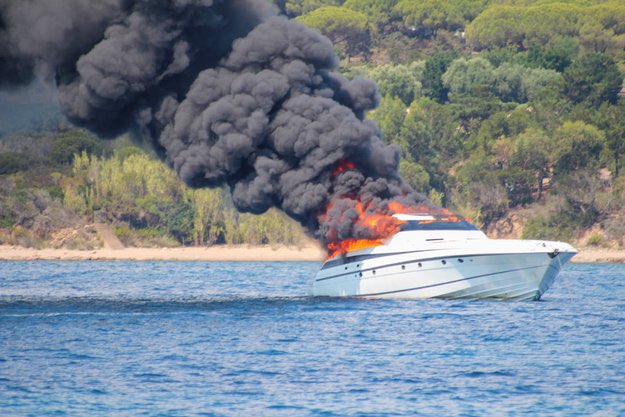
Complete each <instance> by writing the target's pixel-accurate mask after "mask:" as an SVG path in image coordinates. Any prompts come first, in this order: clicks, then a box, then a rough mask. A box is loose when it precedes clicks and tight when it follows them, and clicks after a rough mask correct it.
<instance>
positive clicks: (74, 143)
mask: <svg viewBox="0 0 625 417" xmlns="http://www.w3.org/2000/svg"><path fill="white" fill-rule="evenodd" d="M82 152H87V153H88V154H90V155H102V153H103V152H104V146H103V145H102V143H101V141H100V140H99V139H97V138H96V137H95V136H94V135H92V134H91V133H88V132H87V131H85V130H71V131H69V132H66V133H63V134H61V135H59V136H57V137H55V138H54V140H53V142H52V149H50V154H49V158H50V160H51V161H53V162H55V163H58V164H69V163H71V162H72V160H73V159H74V155H79V154H81V153H82Z"/></svg>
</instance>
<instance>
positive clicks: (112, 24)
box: [0, 0, 420, 243]
mask: <svg viewBox="0 0 625 417" xmlns="http://www.w3.org/2000/svg"><path fill="white" fill-rule="evenodd" d="M337 65H338V61H337V58H336V56H335V54H334V52H333V48H332V44H331V43H330V41H329V40H328V39H327V38H325V37H324V36H322V35H320V34H319V33H317V32H315V31H313V30H310V29H308V28H306V27H304V26H303V25H301V24H299V23H296V22H294V21H290V20H287V19H286V18H284V17H280V16H278V14H277V11H276V10H275V9H274V8H273V6H271V5H270V4H269V3H268V1H267V0H135V1H132V0H101V1H97V2H94V1H91V0H21V1H17V0H0V77H1V78H0V87H11V86H15V85H18V84H24V83H28V82H30V81H31V80H32V79H33V78H34V77H44V78H46V77H47V78H53V79H54V80H55V82H56V85H57V88H58V101H59V104H60V106H61V108H62V110H63V112H64V114H65V115H66V116H67V118H68V119H69V120H71V121H72V122H73V123H75V124H77V125H80V126H84V127H87V128H89V129H91V130H94V131H96V132H98V133H99V134H101V135H104V136H106V135H115V134H117V133H120V132H123V131H127V130H134V131H136V132H138V133H139V134H140V135H142V136H143V137H144V138H146V139H147V140H149V141H150V142H151V143H152V144H153V146H154V147H155V149H156V150H157V151H158V153H159V155H161V157H162V158H163V159H164V160H165V161H166V162H167V163H168V164H169V165H170V166H171V167H173V169H175V170H176V172H177V173H178V174H179V175H180V177H181V178H182V179H183V180H184V181H185V182H186V183H187V184H189V185H191V186H194V187H204V186H209V187H210V186H220V185H223V184H227V185H228V186H229V187H230V189H231V191H232V196H233V201H234V204H235V205H236V207H237V208H238V209H239V210H241V211H245V212H251V213H262V212H264V211H266V210H267V209H268V208H270V207H278V208H280V209H281V210H283V211H285V212H286V213H287V214H288V215H289V216H291V217H293V218H294V219H296V220H297V221H299V222H300V223H301V224H302V225H304V226H305V227H306V228H307V229H308V230H309V231H310V232H311V233H312V234H313V235H314V236H316V237H317V238H320V239H322V240H323V241H325V242H326V243H327V242H333V241H338V240H343V239H346V238H375V237H378V236H372V232H371V230H369V229H368V228H366V227H362V225H360V224H359V223H358V222H356V221H355V220H356V219H357V218H358V216H359V214H358V211H357V210H356V209H355V208H356V205H357V204H360V206H359V207H364V208H365V210H366V211H371V212H377V213H387V212H388V207H387V204H388V202H389V201H390V200H401V201H403V203H404V204H414V203H415V200H416V199H420V197H419V196H418V195H416V194H414V193H413V192H412V190H410V189H409V187H408V186H407V185H405V184H404V182H403V181H402V180H401V178H400V177H399V175H398V163H399V151H398V149H397V148H396V147H394V146H386V145H384V144H383V143H382V141H381V140H380V138H379V132H378V129H377V127H376V126H375V125H374V124H373V123H372V122H370V121H368V120H366V119H365V118H364V113H365V112H366V111H367V110H369V109H372V108H374V107H375V106H376V105H377V102H378V95H377V92H376V87H375V85H374V83H373V82H371V81H368V80H365V79H360V78H356V79H354V80H347V79H345V78H344V77H343V76H341V75H340V74H338V73H335V72H333V70H334V69H335V68H336V67H337ZM345 161H348V162H349V163H350V169H337V167H339V166H341V164H343V163H345Z"/></svg>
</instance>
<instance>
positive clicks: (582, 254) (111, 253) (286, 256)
mask: <svg viewBox="0 0 625 417" xmlns="http://www.w3.org/2000/svg"><path fill="white" fill-rule="evenodd" d="M324 258H325V251H323V250H322V249H321V247H319V246H315V245H312V244H308V245H307V246H304V247H301V248H297V247H285V246H249V245H231V246H226V245H223V246H222V245H218V246H211V247H184V248H124V249H96V250H71V249H34V248H24V247H19V246H7V245H0V260H11V261H31V260H68V261H69V260H72V261H75V260H128V261H131V260H132V261H148V260H163V261H169V260H171V261H316V262H321V261H322V260H323V259H324ZM573 262H618V263H622V262H625V250H616V249H605V248H581V249H579V253H578V254H577V256H575V257H574V258H573Z"/></svg>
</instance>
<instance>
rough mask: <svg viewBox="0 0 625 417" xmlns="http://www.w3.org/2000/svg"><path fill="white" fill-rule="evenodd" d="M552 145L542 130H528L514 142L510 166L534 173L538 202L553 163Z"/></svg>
mask: <svg viewBox="0 0 625 417" xmlns="http://www.w3.org/2000/svg"><path fill="white" fill-rule="evenodd" d="M551 149H552V144H551V143H550V140H549V137H548V136H547V134H546V133H545V132H544V131H542V130H540V129H528V130H526V131H525V132H523V133H522V134H520V135H519V136H517V137H516V139H515V140H514V150H513V153H512V156H511V160H510V164H511V165H512V166H514V167H518V168H520V169H521V170H524V171H532V172H534V173H535V178H536V201H540V200H541V197H542V194H543V181H544V179H545V178H546V177H547V174H548V171H549V166H550V163H551V155H552V150H551Z"/></svg>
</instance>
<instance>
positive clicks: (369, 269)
mask: <svg viewBox="0 0 625 417" xmlns="http://www.w3.org/2000/svg"><path fill="white" fill-rule="evenodd" d="M508 255H510V256H514V255H517V256H518V255H546V256H549V254H548V253H547V252H523V253H480V254H467V255H454V256H437V257H434V258H423V259H414V260H410V261H404V262H395V263H392V264H387V265H380V266H376V267H372V268H367V269H359V270H357V271H352V272H344V273H342V274H338V275H332V276H331V277H325V278H318V279H316V280H315V282H320V281H325V280H328V279H334V278H339V277H343V276H346V275H352V274H354V273H358V272H367V271H373V270H374V269H375V270H380V269H382V268H388V267H391V266H398V265H409V264H414V263H417V262H427V261H437V260H439V259H445V260H446V259H459V258H460V259H463V258H477V257H480V256H508ZM389 256H391V255H389Z"/></svg>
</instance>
